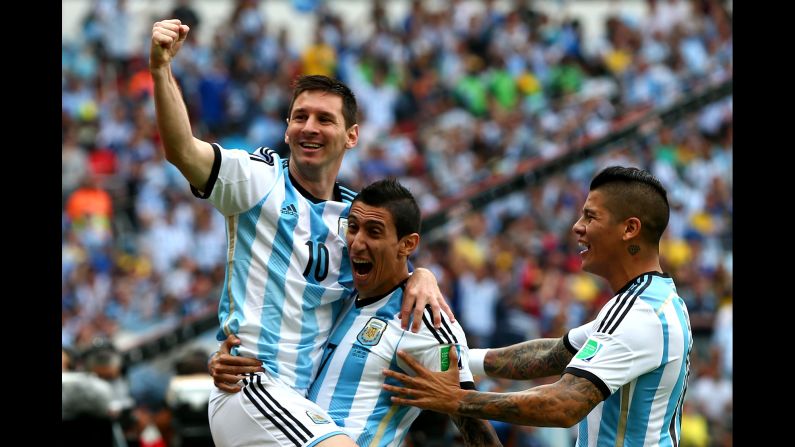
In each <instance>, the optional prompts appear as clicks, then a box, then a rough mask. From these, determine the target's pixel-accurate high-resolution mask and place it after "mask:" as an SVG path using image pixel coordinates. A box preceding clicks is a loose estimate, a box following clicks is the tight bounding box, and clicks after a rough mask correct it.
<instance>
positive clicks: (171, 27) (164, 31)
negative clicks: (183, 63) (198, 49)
mask: <svg viewBox="0 0 795 447" xmlns="http://www.w3.org/2000/svg"><path fill="white" fill-rule="evenodd" d="M188 31H190V27H188V25H183V24H182V22H181V21H180V20H179V19H169V20H163V21H161V22H155V24H154V25H153V26H152V45H151V47H150V49H149V69H150V70H156V69H158V68H161V67H165V66H167V65H168V64H169V63H170V62H171V59H173V58H174V56H176V55H177V52H179V49H180V48H182V42H184V41H185V38H186V37H188Z"/></svg>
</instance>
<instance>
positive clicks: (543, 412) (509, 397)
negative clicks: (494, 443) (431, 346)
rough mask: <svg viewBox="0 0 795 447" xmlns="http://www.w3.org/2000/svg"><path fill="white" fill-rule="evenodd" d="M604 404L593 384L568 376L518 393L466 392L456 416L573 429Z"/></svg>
mask: <svg viewBox="0 0 795 447" xmlns="http://www.w3.org/2000/svg"><path fill="white" fill-rule="evenodd" d="M601 401H602V395H601V393H600V392H599V391H598V390H597V389H596V387H595V386H593V385H592V384H591V383H590V382H588V381H587V380H585V379H578V378H575V377H574V376H571V375H569V374H565V375H564V376H563V378H561V380H559V381H558V382H556V383H554V384H551V385H542V386H538V387H535V388H532V389H529V390H525V391H521V392H516V393H481V392H477V391H466V392H464V394H463V398H462V399H461V400H460V401H459V403H458V409H457V410H456V412H455V413H456V414H457V415H459V416H470V417H474V418H479V419H489V420H498V421H505V422H509V423H512V424H517V425H533V426H539V427H571V426H572V425H574V424H576V423H577V422H579V421H580V420H581V419H582V418H584V417H585V416H586V415H587V414H588V413H589V412H590V411H591V410H592V409H593V407H595V406H596V405H598V404H599V402H601Z"/></svg>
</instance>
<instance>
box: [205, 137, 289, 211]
mask: <svg viewBox="0 0 795 447" xmlns="http://www.w3.org/2000/svg"><path fill="white" fill-rule="evenodd" d="M212 146H213V150H214V152H215V161H214V162H213V168H212V171H211V172H210V178H209V179H208V181H207V188H206V190H205V191H199V190H198V189H196V188H195V187H193V186H191V192H193V195H195V196H196V197H199V198H202V199H209V201H210V203H212V204H213V206H215V207H216V208H217V209H218V210H219V211H220V212H221V214H223V215H225V216H231V215H233V214H238V213H242V212H243V211H247V210H249V209H251V207H253V206H254V205H256V204H257V203H258V202H259V201H260V200H262V198H263V197H265V196H266V195H267V194H268V192H270V191H271V190H272V189H273V186H274V185H275V184H276V182H277V181H278V179H279V178H280V177H281V176H282V175H283V172H282V162H281V160H280V158H279V156H278V155H277V154H276V153H275V152H274V151H272V150H270V149H268V148H264V147H261V148H259V149H257V150H256V151H254V152H253V153H248V152H246V151H244V150H241V149H224V148H222V147H221V146H220V145H218V144H215V143H213V145H212Z"/></svg>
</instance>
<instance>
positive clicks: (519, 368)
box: [483, 338, 572, 380]
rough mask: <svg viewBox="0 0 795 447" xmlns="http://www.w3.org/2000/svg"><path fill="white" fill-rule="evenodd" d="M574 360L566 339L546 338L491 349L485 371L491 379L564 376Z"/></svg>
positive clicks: (487, 356) (486, 360) (484, 364)
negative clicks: (564, 340)
mask: <svg viewBox="0 0 795 447" xmlns="http://www.w3.org/2000/svg"><path fill="white" fill-rule="evenodd" d="M571 357H572V355H571V353H570V352H569V351H568V350H567V349H566V346H565V345H564V344H563V339H561V338H543V339H538V340H530V341H526V342H524V343H518V344H515V345H512V346H508V347H505V348H499V349H489V351H488V352H487V353H486V357H485V358H484V361H483V368H484V369H485V370H486V374H488V375H489V376H491V377H501V378H505V379H513V380H530V379H536V378H539V377H547V376H552V375H557V374H562V373H563V369H564V368H565V367H566V365H568V364H569V362H570V361H571Z"/></svg>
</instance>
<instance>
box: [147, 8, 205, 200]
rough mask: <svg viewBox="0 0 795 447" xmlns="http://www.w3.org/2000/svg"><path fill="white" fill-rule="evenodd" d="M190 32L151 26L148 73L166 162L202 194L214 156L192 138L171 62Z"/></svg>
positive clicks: (177, 26) (166, 23) (167, 24)
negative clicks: (152, 82)
mask: <svg viewBox="0 0 795 447" xmlns="http://www.w3.org/2000/svg"><path fill="white" fill-rule="evenodd" d="M189 31H190V29H189V28H188V26H187V25H183V24H182V23H181V22H180V21H179V20H177V19H170V20H163V21H160V22H157V23H155V24H154V25H153V26H152V43H151V47H150V49H149V72H150V73H151V74H152V80H153V81H154V99H155V113H156V115H157V128H158V130H159V131H160V136H161V138H162V140H163V148H164V149H165V152H166V159H167V160H168V161H169V162H171V163H172V164H173V165H174V166H176V167H177V168H178V169H179V170H180V172H182V175H184V176H185V178H186V179H188V182H190V184H191V185H193V186H195V187H196V188H197V189H199V190H201V191H203V190H204V189H205V188H206V187H207V185H206V183H207V180H208V179H209V178H210V172H211V171H212V167H213V162H214V160H215V155H214V153H213V148H212V146H210V144H209V143H207V142H205V141H202V140H199V139H198V138H194V137H193V132H192V131H191V127H190V119H189V118H188V111H187V109H186V108H185V103H184V100H183V98H182V93H181V92H180V90H179V85H178V84H177V80H176V79H175V78H174V74H173V73H172V72H171V61H172V60H173V59H174V57H175V56H176V55H177V53H178V52H179V49H180V48H181V47H182V43H183V42H184V41H185V38H186V37H187V36H188V32H189Z"/></svg>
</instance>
